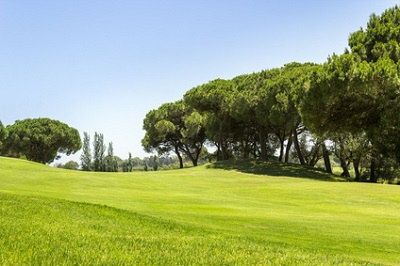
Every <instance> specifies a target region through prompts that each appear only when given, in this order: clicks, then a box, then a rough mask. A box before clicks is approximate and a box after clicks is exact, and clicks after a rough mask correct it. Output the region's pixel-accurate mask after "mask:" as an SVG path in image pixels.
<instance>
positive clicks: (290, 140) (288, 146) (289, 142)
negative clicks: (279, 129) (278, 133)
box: [285, 133, 293, 163]
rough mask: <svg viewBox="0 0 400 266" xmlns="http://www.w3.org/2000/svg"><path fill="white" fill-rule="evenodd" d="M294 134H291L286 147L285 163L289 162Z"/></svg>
mask: <svg viewBox="0 0 400 266" xmlns="http://www.w3.org/2000/svg"><path fill="white" fill-rule="evenodd" d="M292 143H293V141H292V133H290V134H289V138H288V143H287V145H286V152H285V163H287V162H289V156H290V148H291V147H292Z"/></svg>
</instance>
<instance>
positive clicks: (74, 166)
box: [63, 160, 79, 170]
mask: <svg viewBox="0 0 400 266" xmlns="http://www.w3.org/2000/svg"><path fill="white" fill-rule="evenodd" d="M63 168H64V169H68V170H78V169H79V164H78V163H77V162H75V161H72V160H71V161H68V162H66V163H65V164H64V166H63Z"/></svg>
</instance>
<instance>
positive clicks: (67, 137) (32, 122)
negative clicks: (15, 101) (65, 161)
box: [5, 118, 82, 164]
mask: <svg viewBox="0 0 400 266" xmlns="http://www.w3.org/2000/svg"><path fill="white" fill-rule="evenodd" d="M6 130H7V132H8V136H7V138H6V140H5V146H6V150H7V151H8V152H10V153H13V154H22V155H24V156H26V158H27V159H28V160H31V161H35V162H40V163H44V164H45V163H51V162H53V161H54V160H55V159H56V158H58V153H65V154H66V155H70V154H73V153H75V152H77V151H78V150H80V148H81V147H82V142H81V138H80V136H79V132H78V131H77V130H76V129H74V128H72V127H69V126H68V125H67V124H65V123H62V122H60V121H58V120H52V119H49V118H36V119H25V120H17V121H15V123H14V124H13V125H10V126H7V127H6Z"/></svg>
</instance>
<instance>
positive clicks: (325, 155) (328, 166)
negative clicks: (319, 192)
mask: <svg viewBox="0 0 400 266" xmlns="http://www.w3.org/2000/svg"><path fill="white" fill-rule="evenodd" d="M322 156H323V158H324V164H325V169H326V172H328V173H330V174H332V166H331V159H330V158H329V152H328V149H327V148H326V145H325V143H324V142H322Z"/></svg>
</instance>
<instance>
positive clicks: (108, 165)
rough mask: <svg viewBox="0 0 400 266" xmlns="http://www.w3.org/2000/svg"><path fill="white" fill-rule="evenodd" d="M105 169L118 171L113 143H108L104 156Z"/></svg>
mask: <svg viewBox="0 0 400 266" xmlns="http://www.w3.org/2000/svg"><path fill="white" fill-rule="evenodd" d="M105 170H106V171H107V172H118V162H117V160H116V158H115V156H114V148H113V143H112V142H110V143H109V144H108V150H107V156H106V158H105Z"/></svg>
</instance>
